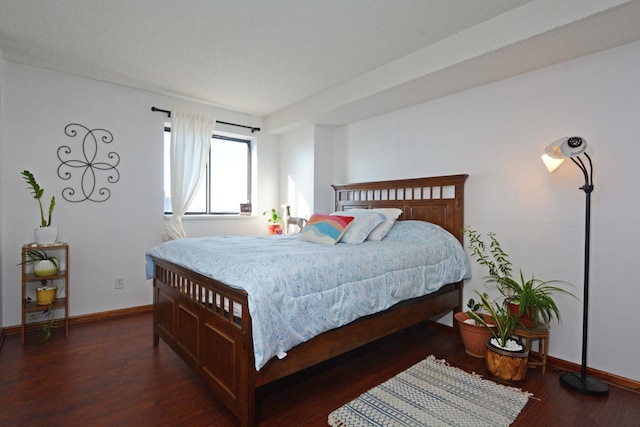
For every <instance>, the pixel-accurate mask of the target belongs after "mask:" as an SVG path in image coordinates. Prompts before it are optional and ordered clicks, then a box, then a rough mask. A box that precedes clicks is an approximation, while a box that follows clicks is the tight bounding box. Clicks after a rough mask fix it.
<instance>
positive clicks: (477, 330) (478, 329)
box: [454, 311, 491, 358]
mask: <svg viewBox="0 0 640 427" xmlns="http://www.w3.org/2000/svg"><path fill="white" fill-rule="evenodd" d="M483 317H484V318H485V320H486V321H487V323H491V317H489V316H488V315H486V314H483ZM454 318H455V319H456V322H458V327H459V328H460V337H461V338H462V343H463V344H464V350H465V351H466V353H467V354H468V355H469V356H473V357H478V358H484V357H486V355H487V340H488V339H489V338H491V331H490V330H489V329H487V328H486V327H484V326H482V325H476V324H473V323H468V322H466V320H468V319H469V316H468V315H467V313H465V312H464V311H459V312H457V313H456V314H455V315H454Z"/></svg>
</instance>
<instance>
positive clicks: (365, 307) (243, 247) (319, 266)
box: [147, 221, 470, 369]
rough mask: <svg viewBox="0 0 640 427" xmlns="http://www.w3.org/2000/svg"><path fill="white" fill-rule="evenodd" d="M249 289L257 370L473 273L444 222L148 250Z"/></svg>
mask: <svg viewBox="0 0 640 427" xmlns="http://www.w3.org/2000/svg"><path fill="white" fill-rule="evenodd" d="M149 255H152V256H155V257H158V258H161V259H165V260H167V261H170V262H173V263H175V264H178V265H180V266H183V267H186V268H188V269H190V270H193V271H196V272H198V273H201V274H203V275H205V276H209V277H212V278H215V279H217V280H219V281H221V282H223V283H226V284H227V285H229V286H233V287H237V288H241V289H244V290H246V291H247V293H248V295H249V312H250V313H251V318H252V326H253V331H252V332H253V341H254V345H253V347H254V352H255V364H256V369H260V368H261V367H262V366H264V365H265V363H266V362H267V361H269V360H270V359H271V358H272V357H274V356H278V357H284V356H285V355H286V352H287V351H288V350H289V349H291V348H293V347H294V346H296V345H297V344H300V343H302V342H304V341H307V340H309V339H311V338H313V337H315V336H317V335H319V334H321V333H323V332H325V331H328V330H330V329H333V328H337V327H339V326H342V325H345V324H347V323H349V322H351V321H353V320H355V319H357V318H359V317H362V316H366V315H369V314H373V313H377V312H379V311H383V310H385V309H387V308H389V307H391V306H392V305H394V304H396V303H398V302H400V301H402V300H406V299H410V298H415V297H418V296H422V295H426V294H429V293H432V292H435V291H437V290H438V289H439V288H440V287H442V286H443V285H445V284H447V283H454V282H458V281H460V280H462V279H466V278H469V277H470V269H469V264H468V261H467V257H466V255H465V253H464V250H463V248H462V246H461V245H460V243H459V242H458V241H457V240H456V239H455V238H454V237H453V236H452V235H451V234H449V233H448V232H446V231H444V230H443V229H442V228H440V227H439V226H436V225H433V224H430V223H426V222H422V221H400V222H397V223H396V224H395V225H394V227H393V228H392V230H391V231H390V232H389V234H388V235H387V237H386V238H385V239H384V240H382V241H379V242H376V241H366V242H364V243H363V244H360V245H348V244H344V243H338V244H337V245H335V246H328V245H320V244H316V243H310V242H304V241H301V240H298V239H297V238H296V235H280V236H236V237H203V238H190V239H183V240H173V241H170V242H166V243H163V244H161V245H159V246H156V247H154V248H152V249H150V250H149V251H148V252H147V278H152V277H153V261H152V259H151V258H150V257H149Z"/></svg>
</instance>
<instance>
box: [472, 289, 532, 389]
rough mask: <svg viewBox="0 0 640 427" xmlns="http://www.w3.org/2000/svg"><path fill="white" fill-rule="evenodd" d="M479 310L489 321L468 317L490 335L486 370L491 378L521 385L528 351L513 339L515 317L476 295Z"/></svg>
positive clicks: (503, 304) (498, 304) (501, 305)
mask: <svg viewBox="0 0 640 427" xmlns="http://www.w3.org/2000/svg"><path fill="white" fill-rule="evenodd" d="M476 293H477V294H478V296H479V297H480V306H481V307H482V309H483V310H484V311H486V312H487V313H488V314H489V317H490V319H489V321H487V318H485V317H483V316H479V315H478V314H477V313H475V312H469V316H470V317H471V318H472V319H474V320H475V321H476V322H477V323H478V324H481V325H483V326H484V327H485V328H486V329H487V330H489V331H491V338H490V339H489V340H487V342H486V347H487V357H486V361H487V362H486V363H487V370H488V371H489V373H491V375H493V376H495V377H496V378H499V379H500V380H503V381H506V382H516V383H517V382H520V381H523V380H524V378H525V376H526V374H527V362H528V359H529V350H528V349H527V348H526V347H525V346H524V344H522V342H521V341H520V340H519V339H518V338H516V337H514V336H513V332H514V331H515V329H516V327H517V326H518V325H519V323H520V322H519V320H518V315H517V314H516V313H514V312H512V311H511V310H509V307H508V305H507V301H506V299H503V300H502V301H500V302H499V301H489V298H488V296H487V294H480V293H479V292H478V291H476Z"/></svg>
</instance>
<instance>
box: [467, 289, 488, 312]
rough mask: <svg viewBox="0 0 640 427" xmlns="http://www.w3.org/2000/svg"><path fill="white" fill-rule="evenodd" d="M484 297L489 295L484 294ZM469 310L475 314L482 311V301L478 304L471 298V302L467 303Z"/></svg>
mask: <svg viewBox="0 0 640 427" xmlns="http://www.w3.org/2000/svg"><path fill="white" fill-rule="evenodd" d="M483 295H487V294H486V293H484V294H483ZM467 308H468V309H469V310H470V311H473V312H478V311H480V309H481V308H482V300H480V301H477V302H476V300H474V299H473V298H469V301H467Z"/></svg>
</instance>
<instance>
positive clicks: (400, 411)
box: [329, 355, 532, 427]
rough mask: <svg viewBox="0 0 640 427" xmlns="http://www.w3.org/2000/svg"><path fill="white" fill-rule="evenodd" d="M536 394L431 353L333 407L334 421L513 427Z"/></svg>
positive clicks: (354, 426)
mask: <svg viewBox="0 0 640 427" xmlns="http://www.w3.org/2000/svg"><path fill="white" fill-rule="evenodd" d="M530 396H532V394H531V393H528V392H525V391H522V390H520V389H517V388H514V387H507V386H504V385H500V384H496V383H494V382H492V381H489V380H485V379H482V377H480V376H479V375H477V374H469V373H467V372H465V371H463V370H461V369H458V368H455V367H452V366H449V364H448V363H447V362H446V361H444V360H437V359H436V358H435V357H434V356H433V355H431V356H429V357H427V359H426V360H423V361H422V362H419V363H417V364H415V365H413V366H412V367H411V368H409V369H407V370H406V371H404V372H401V373H400V374H398V375H396V376H395V377H393V378H391V379H390V380H388V381H386V382H384V383H382V384H380V385H379V386H377V387H375V388H373V389H371V390H369V391H368V392H366V393H364V394H363V395H361V396H360V397H358V398H357V399H355V400H352V401H351V402H349V403H347V404H346V405H344V406H342V407H341V408H338V409H337V410H335V411H333V412H332V413H331V414H330V415H329V425H331V426H332V427H361V426H362V427H364V426H367V427H368V426H412V427H424V426H492V427H493V426H508V425H510V424H511V423H512V422H513V421H514V420H515V419H516V417H517V416H518V414H519V413H520V411H522V408H524V406H525V405H526V404H527V400H528V399H529V397H530Z"/></svg>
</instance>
